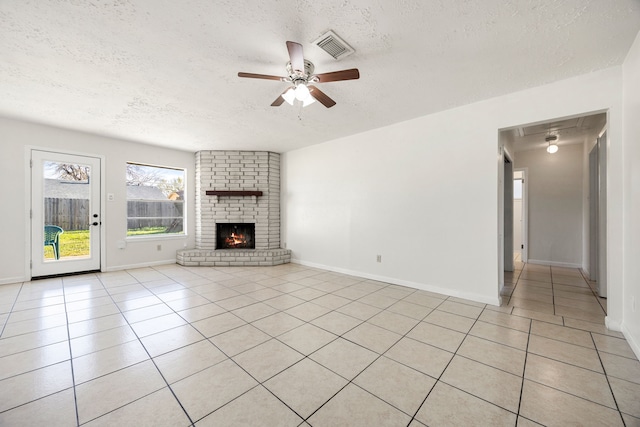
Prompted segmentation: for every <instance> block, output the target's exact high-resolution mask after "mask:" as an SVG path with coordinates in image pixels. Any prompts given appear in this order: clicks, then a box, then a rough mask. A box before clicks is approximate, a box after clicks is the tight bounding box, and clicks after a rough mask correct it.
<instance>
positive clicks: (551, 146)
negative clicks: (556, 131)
mask: <svg viewBox="0 0 640 427" xmlns="http://www.w3.org/2000/svg"><path fill="white" fill-rule="evenodd" d="M557 139H558V137H557V136H556V135H549V136H547V137H546V138H545V139H544V140H545V141H547V143H548V144H549V146H548V147H547V153H549V154H553V153H557V152H558V145H557V144H555V143H553V144H552V143H551V142H552V141H556V140H557Z"/></svg>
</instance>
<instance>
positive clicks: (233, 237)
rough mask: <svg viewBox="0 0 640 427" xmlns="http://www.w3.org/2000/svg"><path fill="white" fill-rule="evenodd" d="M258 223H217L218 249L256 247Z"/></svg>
mask: <svg viewBox="0 0 640 427" xmlns="http://www.w3.org/2000/svg"><path fill="white" fill-rule="evenodd" d="M255 236H256V225H255V224H251V223H229V224H221V223H216V249H255V248H256V240H255Z"/></svg>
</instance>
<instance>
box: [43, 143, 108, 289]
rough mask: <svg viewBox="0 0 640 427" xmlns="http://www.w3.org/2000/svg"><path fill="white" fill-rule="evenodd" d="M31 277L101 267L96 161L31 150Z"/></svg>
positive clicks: (98, 188) (82, 157)
mask: <svg viewBox="0 0 640 427" xmlns="http://www.w3.org/2000/svg"><path fill="white" fill-rule="evenodd" d="M31 162H32V163H31V194H32V196H31V197H32V198H31V217H32V218H31V238H32V242H31V248H32V250H31V262H32V271H31V275H32V277H39V276H48V275H53V274H64V273H75V272H81V271H90V270H99V269H100V225H101V219H100V159H99V158H96V157H86V156H76V155H70V154H64V153H54V152H48V151H40V150H32V152H31Z"/></svg>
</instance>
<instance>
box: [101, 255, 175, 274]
mask: <svg viewBox="0 0 640 427" xmlns="http://www.w3.org/2000/svg"><path fill="white" fill-rule="evenodd" d="M175 263H176V260H175V258H173V259H166V260H163V261H153V262H141V263H140V264H127V265H118V266H115V267H107V268H104V269H103V270H102V271H104V272H110V271H121V270H129V269H133V268H144V267H154V266H156V265H167V264H175Z"/></svg>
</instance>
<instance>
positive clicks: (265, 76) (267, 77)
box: [238, 73, 283, 81]
mask: <svg viewBox="0 0 640 427" xmlns="http://www.w3.org/2000/svg"><path fill="white" fill-rule="evenodd" d="M238 77H247V78H250V79H265V80H278V81H282V79H283V77H278V76H270V75H268V74H254V73H238Z"/></svg>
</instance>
